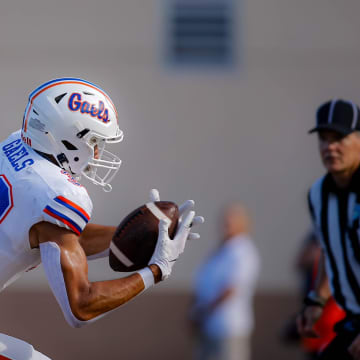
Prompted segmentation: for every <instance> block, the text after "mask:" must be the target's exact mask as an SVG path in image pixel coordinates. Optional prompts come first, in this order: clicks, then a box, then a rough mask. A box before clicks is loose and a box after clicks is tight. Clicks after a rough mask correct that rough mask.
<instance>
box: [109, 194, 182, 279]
mask: <svg viewBox="0 0 360 360" xmlns="http://www.w3.org/2000/svg"><path fill="white" fill-rule="evenodd" d="M165 217H167V218H168V219H169V220H170V221H171V224H170V226H169V236H170V238H173V236H174V234H175V231H176V227H177V224H178V220H179V209H178V207H177V205H176V204H175V203H173V202H170V201H156V202H151V203H147V204H144V205H142V206H140V207H139V208H137V209H135V210H134V211H132V212H131V213H130V214H129V215H128V216H126V218H125V219H124V220H123V221H122V222H121V223H120V225H119V226H118V227H117V229H116V231H115V234H114V236H113V238H112V241H111V244H110V254H109V264H110V267H111V268H112V269H113V270H115V271H121V272H129V271H136V270H140V269H142V268H144V267H146V266H147V265H148V263H149V261H150V259H151V257H152V255H153V253H154V250H155V246H156V242H157V239H158V233H159V230H158V225H159V219H161V218H165Z"/></svg>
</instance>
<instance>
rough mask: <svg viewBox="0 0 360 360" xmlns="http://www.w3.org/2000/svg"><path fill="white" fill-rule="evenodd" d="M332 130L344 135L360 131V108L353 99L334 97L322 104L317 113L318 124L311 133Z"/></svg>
mask: <svg viewBox="0 0 360 360" xmlns="http://www.w3.org/2000/svg"><path fill="white" fill-rule="evenodd" d="M321 130H332V131H336V132H338V133H340V134H342V135H344V136H346V135H349V134H350V133H352V132H353V131H360V109H359V107H358V106H357V105H356V104H354V103H353V102H351V101H347V100H341V99H333V100H331V101H327V102H326V103H324V104H322V105H321V106H320V107H319V109H318V111H317V113H316V126H315V127H314V128H313V129H311V130H310V131H309V133H313V132H317V131H321Z"/></svg>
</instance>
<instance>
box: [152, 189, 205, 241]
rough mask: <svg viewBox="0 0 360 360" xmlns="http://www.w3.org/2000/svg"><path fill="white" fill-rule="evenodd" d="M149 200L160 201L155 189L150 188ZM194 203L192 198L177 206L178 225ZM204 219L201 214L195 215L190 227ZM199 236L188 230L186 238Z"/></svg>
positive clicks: (194, 238) (202, 221)
mask: <svg viewBox="0 0 360 360" xmlns="http://www.w3.org/2000/svg"><path fill="white" fill-rule="evenodd" d="M150 201H151V202H155V201H160V194H159V191H158V190H157V189H151V190H150ZM194 205H195V202H194V200H187V201H185V202H184V203H183V204H181V205H180V206H179V214H180V219H179V225H180V224H181V222H182V220H183V219H184V218H185V216H186V214H187V213H188V212H189V211H190V210H192V209H193V208H194ZM204 221H205V220H204V218H203V217H202V216H195V217H194V219H193V220H192V222H191V224H190V227H191V228H192V227H193V226H196V225H200V224H203V223H204ZM199 238H200V234H198V233H195V232H189V234H188V237H187V240H196V239H199Z"/></svg>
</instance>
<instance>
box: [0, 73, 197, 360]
mask: <svg viewBox="0 0 360 360" xmlns="http://www.w3.org/2000/svg"><path fill="white" fill-rule="evenodd" d="M122 139H123V133H122V131H121V130H120V129H119V126H118V114H117V111H116V108H115V106H114V104H113V102H112V101H111V99H110V97H109V96H108V95H107V94H106V93H105V92H104V91H103V90H102V89H101V88H99V87H98V86H96V85H94V84H92V83H90V82H88V81H85V80H81V79H76V78H61V79H56V80H52V81H49V82H47V83H45V84H43V85H41V86H39V87H38V88H37V89H35V90H34V91H33V92H32V93H31V94H30V96H29V102H28V104H27V107H26V109H25V114H24V119H23V125H22V129H21V130H19V131H16V132H15V133H13V134H11V135H10V136H9V137H8V138H7V139H6V140H5V141H3V142H2V143H1V144H0V197H1V199H0V238H1V240H2V241H1V242H0V290H2V289H4V288H5V287H6V286H8V285H9V284H10V283H11V282H13V281H14V280H15V279H16V278H18V277H19V276H20V275H21V274H23V273H24V272H25V271H27V270H28V269H31V268H33V267H35V266H37V265H38V264H39V263H40V262H42V264H43V267H44V270H45V273H46V276H47V279H48V282H49V285H50V287H51V289H52V291H53V293H54V295H55V297H56V299H57V301H58V303H59V305H60V308H61V310H62V312H63V314H64V316H65V319H66V321H67V322H68V323H69V324H70V325H71V326H73V327H81V326H84V325H86V324H90V323H92V322H93V321H96V320H97V319H99V318H101V317H102V316H103V315H105V314H107V313H109V312H111V311H112V310H114V309H116V308H117V307H119V306H120V305H122V304H124V303H126V302H127V301H129V300H130V299H132V298H134V297H135V296H136V295H138V294H140V293H141V292H142V291H144V290H145V289H147V288H149V287H150V286H152V285H153V284H155V283H157V282H159V281H161V280H164V279H165V278H167V277H168V276H169V275H170V273H171V270H172V266H173V264H174V262H173V261H171V260H173V259H176V258H178V256H179V255H180V253H181V252H182V251H183V249H184V246H185V242H186V240H187V239H189V238H192V239H196V238H199V235H198V234H197V233H192V232H190V227H191V226H192V225H196V224H200V223H202V222H203V221H204V220H203V218H202V217H200V216H195V212H194V211H193V210H192V208H193V206H194V202H193V201H192V200H188V201H186V202H185V203H184V204H183V205H182V206H180V208H179V209H180V215H181V216H180V221H179V226H178V228H177V232H176V235H175V238H174V240H171V241H170V239H169V236H168V232H167V229H168V223H166V222H165V221H160V224H159V239H158V243H157V246H156V249H155V252H154V254H153V257H152V259H151V260H150V262H149V266H148V267H146V268H144V269H142V270H140V271H138V272H136V273H134V274H132V275H130V276H127V277H125V278H120V279H115V280H109V281H99V282H95V283H91V282H90V281H89V280H88V265H87V259H93V258H98V257H103V256H107V255H108V249H109V246H110V241H111V238H112V235H113V233H114V231H115V227H112V226H104V225H96V224H92V223H90V222H89V221H90V217H91V211H92V202H91V199H90V197H89V195H88V193H87V191H86V189H85V187H84V186H83V185H81V184H80V183H79V181H78V179H79V177H80V176H83V177H85V178H87V179H88V180H90V181H91V182H92V183H94V184H96V185H98V186H101V187H102V188H103V189H104V190H105V191H110V190H111V185H110V182H111V180H112V179H113V178H114V176H115V174H116V173H117V171H118V170H119V167H120V164H121V160H120V159H119V158H118V157H117V156H116V155H114V154H113V153H111V152H109V151H108V150H105V147H106V146H107V145H109V144H116V143H119V142H120V141H122ZM150 200H151V201H159V200H160V196H159V193H158V191H157V190H155V189H153V190H151V192H150ZM15 229H16V231H14V230H15ZM0 354H1V356H0V357H1V359H3V358H5V359H16V360H20V359H21V360H23V359H24V360H25V359H32V360H35V359H48V357H46V356H45V355H43V354H41V353H39V352H38V351H36V350H34V348H33V347H32V346H31V345H30V344H27V343H25V342H23V341H21V340H18V339H16V338H12V337H9V336H7V335H0Z"/></svg>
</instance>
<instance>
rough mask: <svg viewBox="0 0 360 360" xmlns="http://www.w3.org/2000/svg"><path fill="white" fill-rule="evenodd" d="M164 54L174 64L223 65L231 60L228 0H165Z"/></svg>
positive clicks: (231, 19) (231, 18)
mask: <svg viewBox="0 0 360 360" xmlns="http://www.w3.org/2000/svg"><path fill="white" fill-rule="evenodd" d="M169 1H170V6H169V7H168V16H167V23H168V26H167V31H168V36H167V38H168V42H167V57H168V60H169V61H170V63H172V64H174V65H180V66H181V65H185V66H186V65H196V66H203V65H211V66H227V65H231V64H232V63H233V62H234V13H235V12H234V3H233V1H231V0H169Z"/></svg>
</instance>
